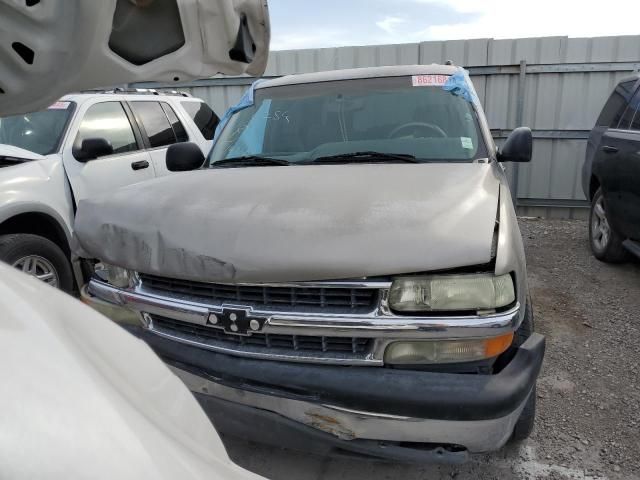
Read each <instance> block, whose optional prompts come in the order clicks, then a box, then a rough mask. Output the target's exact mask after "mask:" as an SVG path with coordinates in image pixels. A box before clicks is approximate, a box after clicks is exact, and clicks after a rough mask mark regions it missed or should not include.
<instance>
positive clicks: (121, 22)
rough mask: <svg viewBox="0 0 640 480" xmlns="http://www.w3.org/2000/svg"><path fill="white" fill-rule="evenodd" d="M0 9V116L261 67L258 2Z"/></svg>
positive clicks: (263, 6) (263, 8)
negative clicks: (91, 94) (83, 94)
mask: <svg viewBox="0 0 640 480" xmlns="http://www.w3.org/2000/svg"><path fill="white" fill-rule="evenodd" d="M0 7H1V9H0V11H1V12H2V13H1V14H0V32H2V38H3V42H0V67H1V68H0V114H1V115H3V116H6V115H11V114H14V113H24V112H30V111H36V110H40V109H41V108H45V107H47V106H48V105H50V104H51V103H53V102H54V101H55V100H57V99H58V98H60V97H61V96H62V95H64V94H66V93H68V92H73V91H80V90H85V89H89V88H96V87H113V86H123V85H126V84H129V83H135V82H145V81H158V82H163V83H165V84H167V83H168V84H178V85H179V84H180V83H181V82H185V81H189V80H193V79H198V78H206V77H211V76H213V75H216V74H219V73H224V74H229V75H242V74H245V73H247V74H250V75H255V76H260V75H262V73H263V72H264V70H265V68H266V65H267V58H268V53H269V41H270V24H269V14H268V8H267V2H266V0H174V1H166V0H46V1H40V2H25V1H24V0H21V1H17V0H0ZM241 30H242V32H243V35H242V36H239V32H240V31H241ZM247 33H248V34H247ZM239 37H240V40H243V41H242V42H239ZM232 52H233V53H232ZM238 52H240V55H239V54H238ZM243 52H244V53H246V54H247V55H245V56H243V55H242V53H243Z"/></svg>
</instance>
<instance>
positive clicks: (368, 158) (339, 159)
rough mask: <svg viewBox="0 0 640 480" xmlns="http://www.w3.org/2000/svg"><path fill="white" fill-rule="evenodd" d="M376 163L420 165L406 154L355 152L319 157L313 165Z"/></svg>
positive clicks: (411, 156) (415, 159)
mask: <svg viewBox="0 0 640 480" xmlns="http://www.w3.org/2000/svg"><path fill="white" fill-rule="evenodd" d="M376 162H404V163H420V161H419V160H418V159H417V158H416V157H414V156H413V155H409V154H404V153H384V152H353V153H341V154H339V155H327V156H324V157H318V158H316V159H315V160H313V161H312V162H311V163H376Z"/></svg>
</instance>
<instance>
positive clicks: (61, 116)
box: [0, 102, 73, 155]
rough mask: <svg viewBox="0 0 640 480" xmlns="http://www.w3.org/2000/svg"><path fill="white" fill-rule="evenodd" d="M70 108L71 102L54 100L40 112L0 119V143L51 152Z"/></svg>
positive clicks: (44, 152) (69, 113)
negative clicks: (53, 102) (55, 101)
mask: <svg viewBox="0 0 640 480" xmlns="http://www.w3.org/2000/svg"><path fill="white" fill-rule="evenodd" d="M72 109H73V103H72V102H57V103H55V104H53V105H52V106H51V107H49V108H48V109H47V110H42V111H40V112H33V113H26V114H24V115H14V116H12V117H4V118H0V143H3V144H5V145H12V146H14V147H18V148H23V149H25V150H29V151H30V152H34V153H38V154H40V155H49V154H50V153H54V152H56V151H57V150H58V148H59V145H60V140H61V137H62V134H63V133H64V130H65V128H66V126H67V122H68V121H69V116H70V115H71V112H72Z"/></svg>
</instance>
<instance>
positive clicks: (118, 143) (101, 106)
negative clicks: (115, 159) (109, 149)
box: [74, 102, 138, 154]
mask: <svg viewBox="0 0 640 480" xmlns="http://www.w3.org/2000/svg"><path fill="white" fill-rule="evenodd" d="M86 138H104V139H105V140H107V141H109V142H110V143H111V145H112V146H113V153H114V154H118V153H127V152H133V151H136V150H138V143H137V141H136V137H135V135H134V133H133V128H132V127H131V122H129V117H127V114H126V113H125V111H124V108H123V107H122V104H121V103H120V102H104V103H97V104H95V105H92V106H91V107H89V109H88V110H87V112H86V113H85V115H84V118H83V119H82V123H81V124H80V128H79V129H78V136H77V137H76V140H75V142H74V145H76V146H77V147H78V148H79V147H80V146H81V145H82V141H83V140H84V139H86Z"/></svg>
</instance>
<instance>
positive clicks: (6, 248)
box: [0, 234, 73, 292]
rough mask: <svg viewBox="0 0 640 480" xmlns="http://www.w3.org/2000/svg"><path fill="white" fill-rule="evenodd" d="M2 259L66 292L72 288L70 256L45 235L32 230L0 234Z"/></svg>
mask: <svg viewBox="0 0 640 480" xmlns="http://www.w3.org/2000/svg"><path fill="white" fill-rule="evenodd" d="M0 260H1V261H3V262H6V263H8V264H9V265H12V266H13V267H15V268H17V269H18V270H22V271H23V272H24V273H26V274H28V275H31V276H33V277H36V278H37V279H39V280H41V281H43V282H45V283H47V284H49V285H51V286H52V287H56V288H59V289H60V290H64V291H65V292H71V291H72V290H73V274H72V272H71V265H70V264H69V260H67V256H66V255H65V254H64V252H63V251H62V250H61V249H60V247H58V246H57V245H56V244H55V243H53V242H52V241H51V240H48V239H46V238H44V237H40V236H38V235H30V234H12V235H2V236H0Z"/></svg>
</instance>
